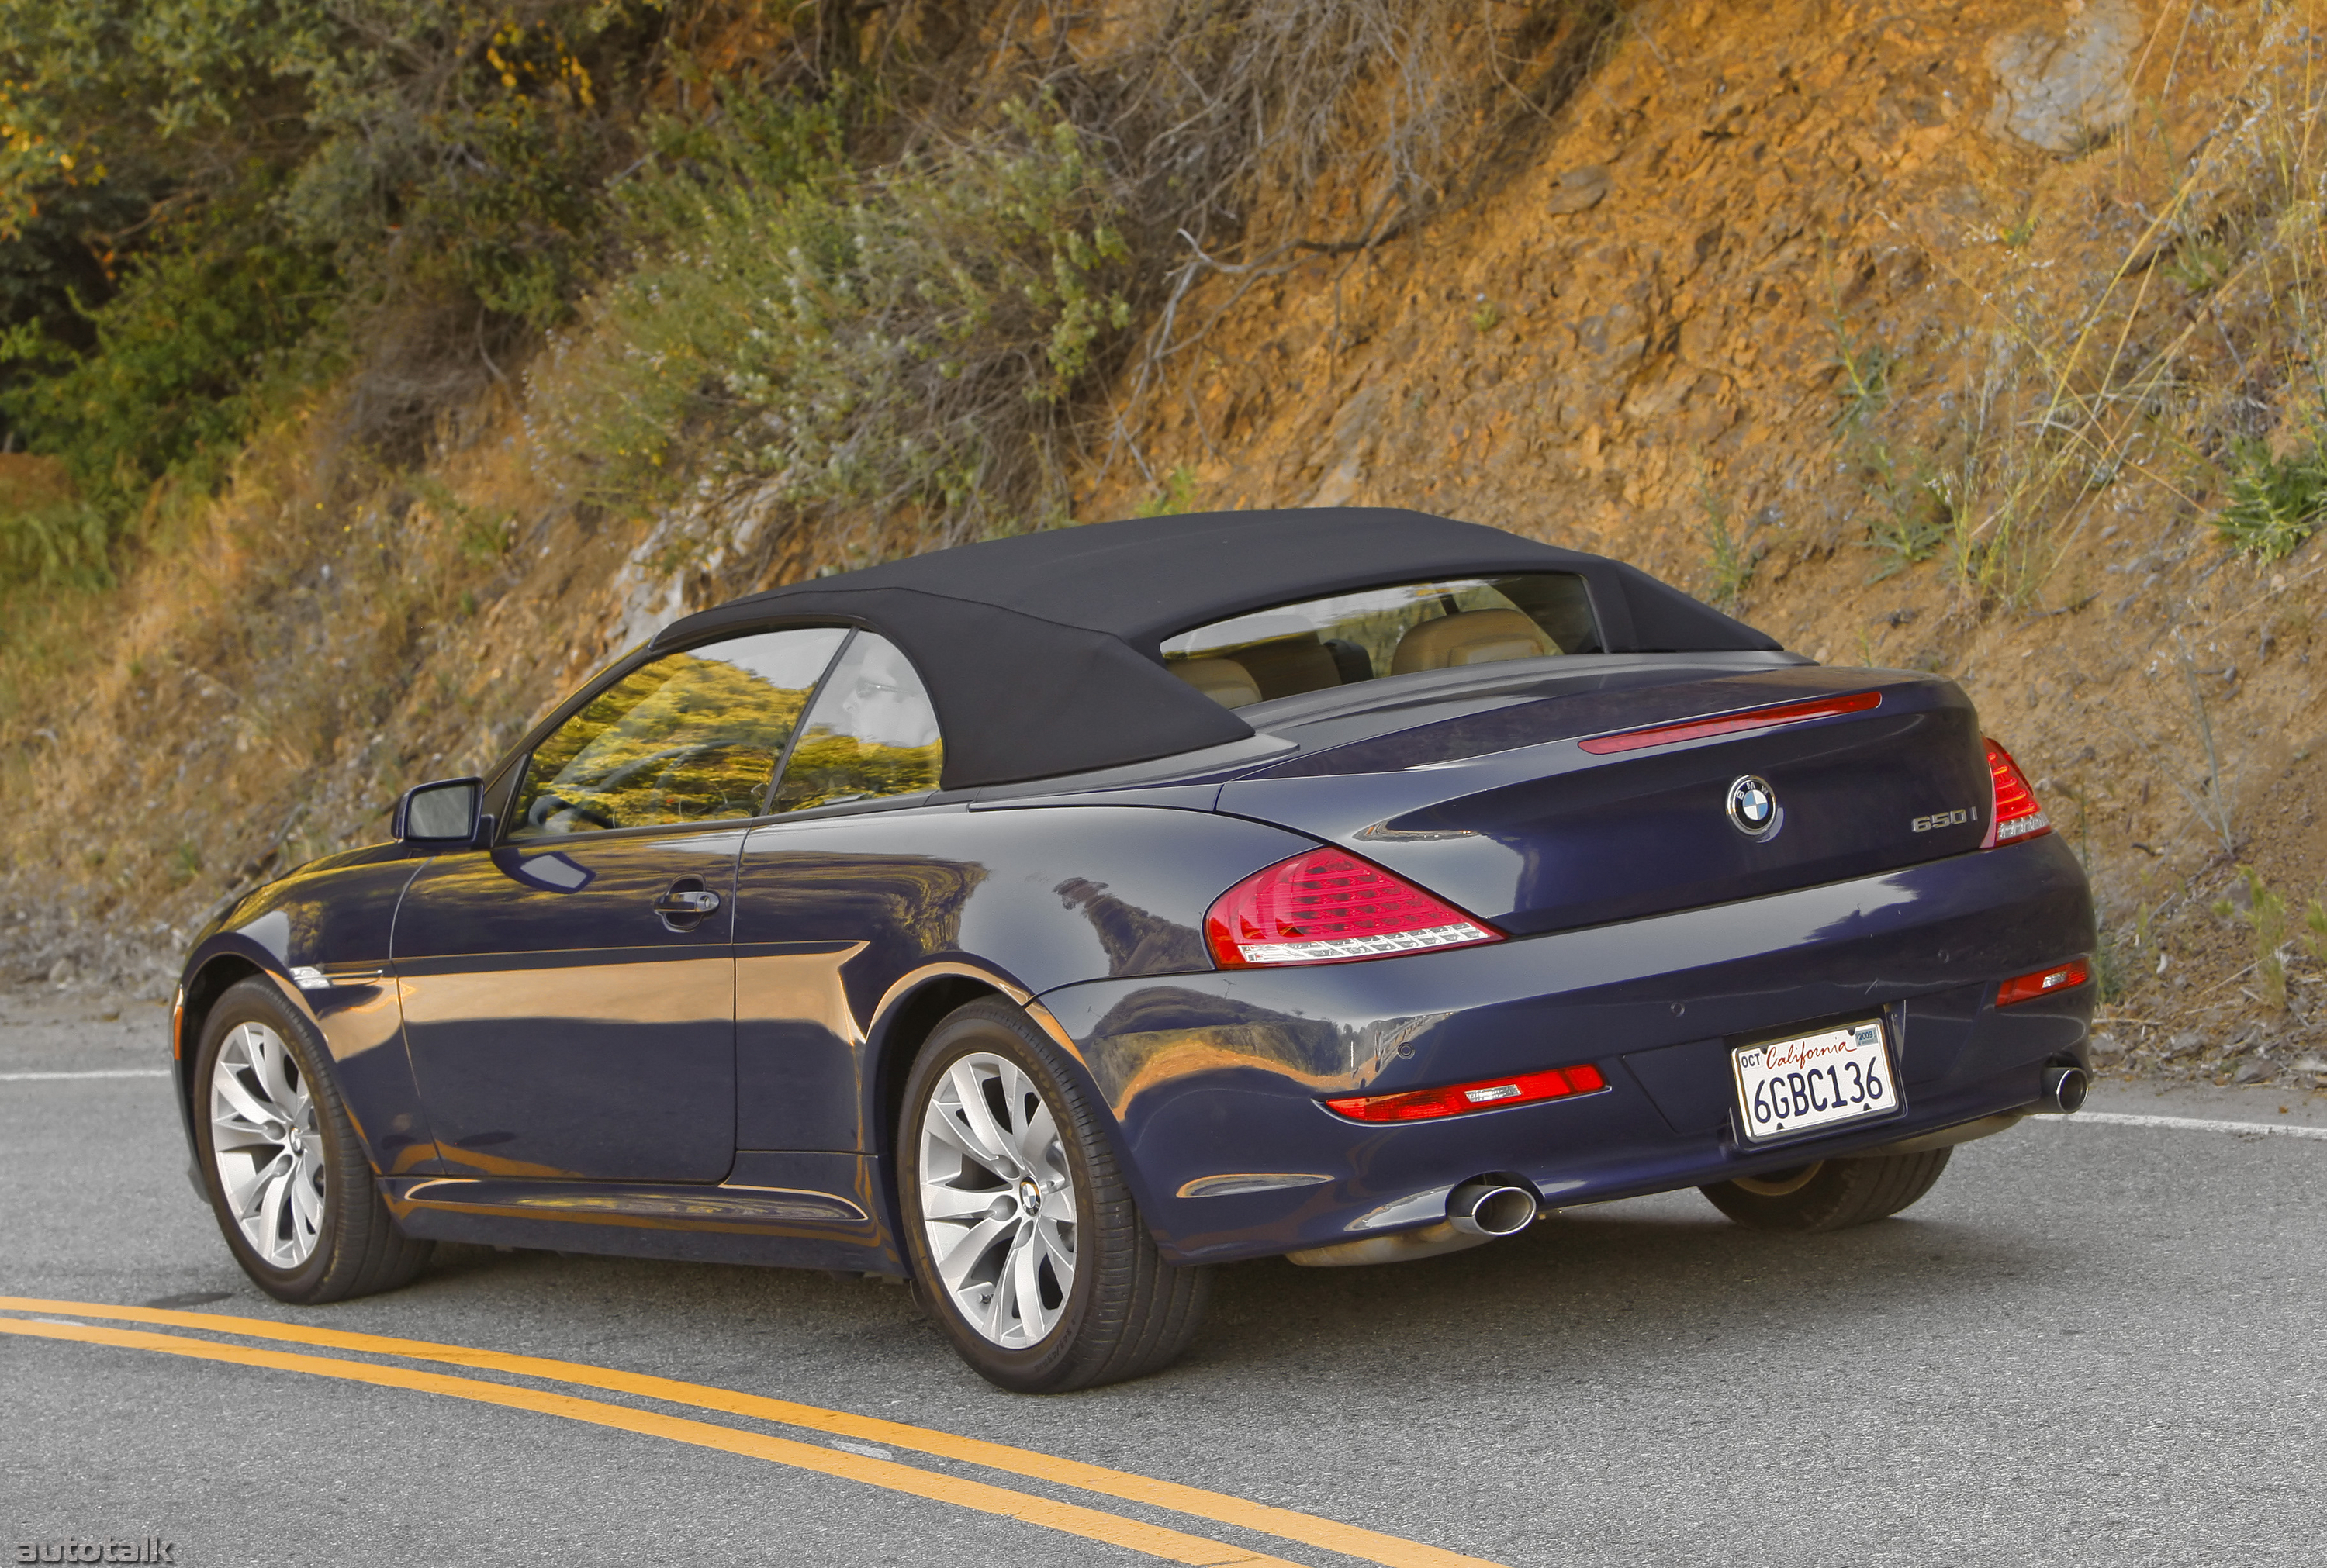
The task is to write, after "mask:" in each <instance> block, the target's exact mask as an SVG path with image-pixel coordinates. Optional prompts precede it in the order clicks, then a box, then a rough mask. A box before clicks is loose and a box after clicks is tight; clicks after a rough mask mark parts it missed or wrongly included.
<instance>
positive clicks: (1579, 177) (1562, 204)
mask: <svg viewBox="0 0 2327 1568" xmlns="http://www.w3.org/2000/svg"><path fill="white" fill-rule="evenodd" d="M1608 186H1609V179H1608V171H1607V169H1606V167H1605V166H1604V165H1603V164H1599V163H1594V164H1593V165H1591V166H1590V167H1588V168H1583V169H1570V170H1569V171H1568V172H1567V173H1565V174H1562V175H1561V176H1560V177H1559V178H1558V179H1556V180H1555V181H1553V182H1552V183H1551V200H1550V201H1547V202H1546V203H1544V206H1545V209H1546V210H1547V211H1550V212H1552V213H1554V214H1560V213H1568V212H1583V211H1587V210H1590V209H1592V208H1593V207H1597V206H1598V205H1600V199H1601V198H1602V197H1603V196H1605V195H1607V194H1608Z"/></svg>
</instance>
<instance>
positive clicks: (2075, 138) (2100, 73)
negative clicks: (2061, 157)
mask: <svg viewBox="0 0 2327 1568" xmlns="http://www.w3.org/2000/svg"><path fill="white" fill-rule="evenodd" d="M2070 11H2071V13H2072V14H2071V16H2070V22H2069V25H2068V28H2067V30H2066V31H2065V32H2064V33H2060V34H2055V33H2052V32H2051V31H2050V30H2049V29H2047V28H2044V27H2042V26H2036V27H2027V28H2023V29H2021V30H2020V31H2019V32H2017V33H2005V35H2004V36H2003V37H2001V38H1998V39H1996V40H1995V42H1992V43H1990V44H1989V45H1988V46H1987V65H1988V69H1989V70H1993V71H1994V72H1995V79H1996V91H1995V106H1994V107H1992V108H1991V109H1989V111H1988V117H1987V128H1988V130H1989V131H1990V132H1992V133H1994V134H1995V135H2013V136H2017V137H2018V138H2019V139H2020V140H2022V141H2023V142H2026V143H2028V144H2030V145H2033V146H2038V147H2042V148H2043V149H2044V150H2045V151H2046V152H2048V153H2061V154H2072V153H2081V152H2085V151H2087V150H2089V148H2091V147H2092V146H2093V145H2095V144H2096V143H2098V141H2100V140H2101V139H2102V138H2104V137H2106V136H2107V135H2108V134H2109V133H2110V132H2112V131H2114V130H2116V129H2117V126H2121V125H2123V124H2124V123H2125V121H2126V117H2127V116H2128V115H2130V114H2131V113H2132V112H2133V92H2132V85H2131V81H2130V76H2131V67H2132V64H2133V57H2134V51H2135V50H2137V49H2138V48H2139V47H2140V45H2141V17H2140V15H2139V14H2138V13H2137V12H2135V9H2134V7H2133V6H2132V5H2130V4H2128V0H2091V3H2090V4H2089V5H2082V6H2079V5H2077V4H2075V0H2071V3H2070Z"/></svg>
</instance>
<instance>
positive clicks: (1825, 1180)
mask: <svg viewBox="0 0 2327 1568" xmlns="http://www.w3.org/2000/svg"><path fill="white" fill-rule="evenodd" d="M2092 946H2093V922H2092V911H2091V905H2090V902H2089V896H2088V893H2087V890H2086V885H2085V880H2084V877H2083V876H2082V874H2081V873H2080V872H2079V867H2078V863H2077V861H2076V859H2075V857H2074V856H2073V855H2071V854H2070V853H2069V851H2068V850H2067V849H2066V848H2065V847H2064V846H2063V845H2062V844H2061V841H2060V839H2059V838H2057V837H2055V836H2052V835H2050V834H2049V832H2048V827H2047V823H2046V820H2045V817H2044V814H2043V812H2042V809H2041V807H2039V805H2038V802H2037V801H2036V799H2035V798H2034V797H2033V793H2032V792H2031V790H2030V789H2029V787H2028V784H2027V782H2026V780H2025V779H2023V778H2022V776H2021V774H2020V772H2019V770H2018V769H2017V768H2015V767H2014V763H2013V761H2012V759H2011V758H2010V756H2008V755H2007V754H2006V753H2005V751H2004V750H2003V749H2002V748H2001V747H1999V746H1997V745H1996V744H1995V742H1992V741H1986V740H1984V739H1983V737H1982V736H1981V733H1980V730H1979V726H1978V723H1977V720H1976V719H1975V717H1974V715H1973V713H1972V709H1971V705H1970V704H1969V703H1968V702H1967V700H1966V699H1965V697H1964V695H1963V693H1962V692H1961V691H1959V690H1958V688H1957V687H1956V686H1954V685H1953V684H1952V683H1950V682H1949V681H1946V680H1943V679H1940V678H1939V677H1934V676H1930V675H1926V674H1920V673H1916V672H1912V671H1902V670H1871V669H1830V668H1827V667H1821V666H1819V665H1817V664H1814V663H1812V662H1811V661H1810V660H1808V659H1806V658H1800V657H1799V656H1798V655H1794V654H1790V653H1787V652H1785V651H1784V650H1782V649H1780V648H1779V647H1778V646H1777V645H1776V644H1775V643H1774V642H1772V641H1771V639H1768V638H1766V637H1764V636H1762V634H1760V633H1759V632H1756V631H1754V630H1752V629H1751V628H1750V627H1746V626H1743V625H1741V624H1740V623H1738V622H1737V621H1733V620H1731V619H1729V618H1728V617H1726V616H1724V615H1720V614H1718V613H1716V612H1715V611H1712V610H1710V609H1708V608H1706V606H1705V605H1703V604H1700V603H1698V602H1696V601H1695V600H1692V599H1690V598H1688V597H1687V595H1685V594H1682V593H1677V592H1676V591H1674V590H1673V589H1671V588H1668V587H1667V586H1665V585H1664V584H1662V583H1659V582H1657V581H1656V580H1654V579H1653V578H1650V577H1649V576H1647V575H1645V574H1642V573H1640V572H1638V571H1636V570H1634V569H1632V568H1631V567H1629V566H1626V565H1621V564H1619V563H1616V562H1613V561H1610V560H1606V559H1603V558H1602V557H1599V556H1594V555H1583V554H1578V553H1576V552H1573V551H1568V550H1562V549H1556V548H1552V547H1550V546H1544V545H1539V544H1535V543H1531V542H1529V541H1528V540H1525V539H1521V538H1518V537H1513V536H1512V535H1509V534H1506V533H1503V532H1500V531H1499V530H1496V529H1492V528H1486V527H1475V526H1472V525H1470V524H1465V523H1458V522H1453V521H1449V520H1447V519H1444V518H1433V517H1425V516H1422V515H1419V514H1416V513H1411V512H1399V511H1376V510H1320V511H1304V512H1276V513H1250V514H1232V513H1222V514H1215V515H1209V516H1198V517H1182V518H1158V519H1152V520H1142V521H1132V522H1120V523H1108V524H1103V525H1097V526H1092V527H1081V528H1073V529H1068V530H1062V531H1059V532H1053V533H1044V534H1036V535H1031V536H1026V537H1018V538H1011V539H1005V540H1000V541H996V542H993V543H988V544H981V545H972V546H967V547H965V548H961V549H955V550H947V551H941V552H938V553H936V554H932V555H923V556H920V557H918V558H915V559H911V560H906V561H899V562H895V563H892V564H890V565H883V566H876V567H874V568H872V569H870V570H866V571H861V572H853V573H847V574H842V575H839V576H834V577H826V578H822V579H818V580H817V581H814V582H809V583H799V584H796V585H794V586H792V587H788V588H781V589H777V590H775V591H773V592H771V593H759V594H754V595H752V596H751V597H749V598H745V599H741V600H737V601H735V602H733V603H729V604H724V605H721V606H719V607H718V608H716V609H713V610H708V611H703V612H702V613H700V614H696V615H692V616H689V617H687V619H685V620H683V621H678V622H676V623H675V624H673V625H671V626H668V627H666V628H665V629H664V630H662V631H661V632H660V633H659V634H658V635H657V636H656V637H655V638H654V639H653V640H652V641H650V643H649V644H648V645H647V646H646V647H644V648H641V649H637V650H636V651H635V652H632V653H631V654H629V655H628V656H626V657H624V658H621V660H619V661H618V662H617V663H616V664H614V666H613V667H611V668H609V669H608V670H606V671H605V672H604V673H603V674H602V675H600V676H599V677H597V678H595V679H594V680H593V681H591V682H590V683H589V684H588V685H587V686H584V688H583V689H582V690H581V691H580V692H578V693H576V694H575V695H574V696H573V697H572V698H570V699H569V700H568V701H566V702H565V704H564V705H562V706H560V707H559V708H558V709H557V710H556V712H554V713H552V714H550V715H549V716H548V717H547V718H546V719H545V720H543V721H542V723H540V724H539V725H538V726H537V728H536V729H535V730H534V731H533V733H530V734H528V736H527V737H526V738H525V740H524V741H523V742H522V743H521V744H519V746H518V747H517V748H516V750H515V751H512V752H511V753H510V754H509V756H508V757H506V758H504V759H503V760H502V761H500V763H498V764H497V765H496V766H495V767H494V769H493V770H492V772H491V775H490V776H489V777H486V778H484V779H449V780H442V781H439V782H435V783H431V784H424V785H422V786H420V787H419V788H417V789H413V790H412V791H410V792H409V793H407V795H406V796H405V797H404V798H403V800H402V801H401V802H400V803H399V805H398V806H397V811H396V816H395V818H394V825H393V841H392V842H388V843H384V844H380V845H374V846H372V847H369V848H365V849H360V850H356V851H352V852H350V853H347V854H336V855H332V856H330V857H328V858H326V859H323V860H320V861H317V862H315V863H313V864H311V865H308V866H306V867H304V868H303V869H301V870H299V871H297V872H295V873H292V874H290V875H288V876H286V877H285V878H283V879H282V880H281V881H278V882H275V883H273V884H272V885H270V886H267V887H265V888H262V889H260V890H258V891H255V892H252V893H251V894H249V895H248V897H246V898H244V899H243V900H242V901H241V902H240V903H239V904H238V906H237V907H235V908H234V909H233V910H230V911H229V913H227V914H226V915H225V916H224V917H223V918H221V919H220V920H218V921H217V922H216V923H215V924H213V925H212V926H211V927H210V929H207V930H206V931H204V932H203V933H202V935H201V937H200V938H199V939H198V940H197V942H196V944H195V947H194V948H193V951H192V955H191V956H190V957H189V959H188V961H187V965H186V969H185V975H184V983H183V986H182V990H181V991H180V993H179V997H178V1003H177V1007H176V1011H175V1014H174V1020H173V1042H172V1049H173V1053H174V1056H175V1058H176V1060H177V1064H178V1080H177V1081H178V1088H179V1092H180V1101H181V1106H182V1110H183V1111H184V1113H185V1116H186V1125H187V1129H188V1134H189V1136H190V1138H191V1141H192V1148H193V1153H194V1162H195V1167H196V1171H197V1175H198V1180H199V1181H200V1184H201V1188H202V1190H204V1192H205V1193H206V1194H207V1196H208V1197H209V1199H210V1203H211V1204H212V1206H213V1207H214V1208H215V1209H216V1210H217V1214H218V1218H219V1222H220V1228H221V1229H222V1230H223V1231H224V1233H225V1236H226V1239H227V1242H228V1245H229V1246H230V1247H232V1249H233V1251H234V1254H235V1255H236V1257H237V1258H238V1260H239V1262H240V1263H241V1265H242V1266H243V1267H244V1268H245V1269H246V1270H248V1273H249V1274H250V1275H251V1277H252V1278H253V1279H255V1280H256V1281H257V1282H258V1283H259V1284H260V1285H261V1286H263V1287H264V1288H265V1289H266V1290H267V1291H269V1292H271V1293H274V1294H275V1295H276V1296H278V1297H281V1298H282V1299H284V1300H285V1301H292V1302H324V1301H331V1300H334V1299H338V1298H341V1297H345V1296H350V1295H354V1294H357V1293H364V1292H370V1291H378V1290H382V1289H386V1288H388V1287H391V1286H394V1285H397V1284H399V1283H403V1282H404V1281H406V1280H407V1279H409V1278H411V1277H412V1275H413V1274H414V1273H415V1271H416V1270H417V1269H418V1268H419V1267H420V1266H421V1265H422V1263H423V1262H424V1261H425V1256H426V1254H427V1250H428V1247H429V1246H430V1243H431V1240H432V1239H433V1238H449V1239H456V1240H463V1241H474V1242H491V1243H497V1244H503V1245H514V1246H542V1247H558V1248H566V1249H577V1250H584V1251H599V1252H610V1253H623V1254H631V1255H641V1256H651V1257H662V1258H680V1259H706V1260H718V1261H724V1262H730V1263H759V1264H780V1265H799V1266H808V1267H815V1268H825V1269H835V1270H851V1271H861V1272H864V1273H867V1274H883V1275H892V1276H896V1275H902V1276H904V1277H906V1278H909V1279H910V1280H911V1282H912V1283H913V1285H914V1287H915V1288H916V1290H917V1292H918V1293H920V1295H921V1299H922V1301H923V1302H924V1303H925V1304H926V1305H927V1307H928V1309H929V1311H930V1312H931V1313H932V1314H933V1315H934V1317H935V1318H936V1320H937V1321H938V1322H939V1323H940V1324H941V1325H942V1326H943V1328H944V1330H945V1331H946V1332H947V1333H948V1335H949V1337H950V1338H951V1339H952V1342H953V1343H954V1344H955V1345H956V1346H957V1347H958V1349H959V1350H960V1352H961V1354H962V1355H963V1357H964V1358H966V1359H967V1361H968V1362H969V1363H970V1364H971V1365H972V1366H973V1367H976V1368H977V1370H978V1371H979V1372H980V1373H982V1374H983V1375H985V1376H986V1377H988V1378H990V1379H992V1380H993V1381H994V1382H995V1383H997V1384H999V1385H1001V1386H1005V1387H1007V1388H1013V1389H1019V1390H1025V1391H1049V1390H1059V1389H1067V1388H1075V1387H1082V1386H1089V1385H1092V1384H1096V1383H1103V1382H1107V1381H1111V1380H1114V1379H1118V1378H1124V1377H1135V1376H1137V1375H1139V1374H1141V1373H1144V1372H1147V1371H1152V1370H1154V1369H1155V1368H1156V1367H1161V1366H1164V1365H1165V1364H1166V1363H1168V1362H1169V1361H1170V1360H1171V1359H1172V1358H1173V1357H1174V1356H1175V1355H1177V1354H1178V1353H1179V1352H1180V1350H1181V1349H1182V1348H1183V1347H1184V1346H1185V1345H1186V1344H1187V1343H1188V1341H1189V1339H1190V1337H1191V1335H1192V1334H1193V1333H1194V1332H1195V1330H1196V1327H1197V1323H1198V1320H1199V1318H1200V1316H1201V1311H1202V1305H1203V1301H1204V1294H1205V1282H1206V1267H1205V1265H1210V1264H1214V1263H1220V1262H1227V1261H1230V1260H1234V1259H1239V1258H1254V1257H1263V1256H1268V1255H1289V1256H1290V1257H1291V1259H1292V1260H1293V1261H1294V1262H1295V1263H1298V1264H1305V1265H1320V1266H1332V1265H1350V1264H1371V1263H1381V1262H1388V1261H1391V1260H1395V1259H1400V1258H1414V1257H1422V1256H1425V1255H1430V1254H1433V1253H1439V1252H1445V1251H1450V1250H1452V1249H1454V1248H1457V1247H1463V1246H1477V1245H1480V1244H1482V1243H1485V1242H1487V1241H1490V1240H1491V1239H1492V1238H1494V1237H1499V1236H1505V1235H1509V1234H1510V1233H1512V1232H1514V1231H1517V1230H1519V1229H1520V1228H1522V1227H1525V1226H1526V1225H1527V1224H1528V1222H1530V1221H1531V1220H1533V1219H1534V1218H1536V1217H1537V1215H1538V1214H1540V1213H1542V1212H1544V1211H1546V1210H1547V1209H1553V1208H1557V1207H1560V1206H1563V1205H1571V1204H1577V1203H1588V1202H1594V1201H1598V1200H1601V1199H1612V1198H1621V1197H1625V1196H1628V1195H1632V1194H1638V1193H1647V1192H1657V1191H1663V1190H1672V1189H1677V1188H1682V1187H1698V1188H1702V1189H1703V1190H1704V1191H1705V1192H1706V1196H1707V1197H1709V1198H1710V1199H1712V1200H1713V1202H1715V1204H1717V1205H1718V1206H1719V1207H1720V1208H1721V1209H1722V1210H1723V1211H1724V1212H1725V1213H1727V1214H1728V1215H1730V1216H1731V1217H1732V1218H1735V1219H1737V1220H1740V1221H1742V1222H1743V1223H1745V1224H1747V1225H1752V1226H1759V1227H1767V1228H1771V1229H1780V1230H1824V1229H1831V1228H1834V1227H1841V1226H1846V1225H1855V1224H1859V1223H1863V1222H1864V1221H1868V1220H1873V1219H1877V1218H1883V1216H1886V1215H1889V1214H1892V1213H1895V1212H1897V1211H1898V1210H1900V1209H1903V1208H1905V1207H1906V1206H1907V1205H1908V1204H1911V1203H1912V1202H1914V1201H1915V1199H1918V1198H1919V1197H1920V1196H1921V1195H1922V1194H1923V1193H1924V1191H1925V1190H1928V1189H1929V1188H1930V1185H1931V1183H1932V1182H1933V1181H1935V1180H1936V1179H1937V1178H1938V1177H1939V1173H1940V1171H1941V1170H1942V1169H1943V1168H1944V1167H1945V1165H1946V1164H1947V1161H1948V1156H1949V1152H1950V1149H1951V1148H1952V1146H1953V1145H1954V1144H1956V1143H1961V1142H1963V1141H1965V1140H1967V1139H1970V1138H1975V1137H1979V1136H1982V1135H1984V1134H1989V1133H1993V1132H1996V1131H1999V1130H2001V1129H2003V1128H2005V1127H2007V1126H2009V1125H2012V1123H2013V1122H2014V1121H2015V1120H2016V1119H2018V1118H2019V1117H2020V1116H2022V1115H2026V1114H2029V1113H2031V1112H2040V1111H2054V1112H2059V1111H2067V1110H2073V1109H2075V1108H2076V1106H2077V1105H2078V1103H2079V1100H2080V1099H2081V1097H2082V1094H2083V1087H2084V1081H2085V1080H2084V1069H2085V1067H2086V1061H2085V1051H2086V1044H2085V1041H2086V1034H2087V1028H2088V1024H2089V1019H2090V1015H2091V1011H2092V1001H2093V991H2094V987H2093V986H2092V985H2090V984H2089V979H2090V975H2089V956H2090V953H2091V950H2092Z"/></svg>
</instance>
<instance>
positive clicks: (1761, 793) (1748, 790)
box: [1729, 773, 1785, 838]
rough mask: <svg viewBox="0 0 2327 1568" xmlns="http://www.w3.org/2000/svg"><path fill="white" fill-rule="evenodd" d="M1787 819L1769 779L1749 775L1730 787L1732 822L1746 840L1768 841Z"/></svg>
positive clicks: (1730, 815)
mask: <svg viewBox="0 0 2327 1568" xmlns="http://www.w3.org/2000/svg"><path fill="white" fill-rule="evenodd" d="M1784 819H1785V813H1784V812H1782V811H1780V810H1779V809H1778V792H1777V791H1776V790H1774V789H1771V788H1770V781H1769V780H1768V779H1756V778H1755V777H1754V776H1753V775H1752V774H1751V773H1748V774H1746V775H1744V776H1743V778H1741V779H1738V780H1737V781H1736V782H1735V783H1734V784H1732V785H1730V786H1729V820H1730V822H1731V823H1732V824H1733V825H1734V826H1735V827H1736V829H1737V831H1738V832H1740V833H1742V834H1743V835H1745V836H1746V837H1748V838H1767V837H1769V836H1770V835H1771V834H1773V833H1775V832H1777V831H1778V825H1779V823H1780V822H1782V821H1783V820H1784Z"/></svg>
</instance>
